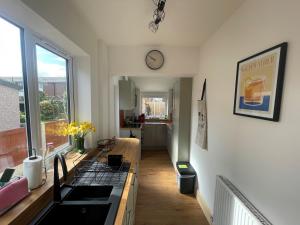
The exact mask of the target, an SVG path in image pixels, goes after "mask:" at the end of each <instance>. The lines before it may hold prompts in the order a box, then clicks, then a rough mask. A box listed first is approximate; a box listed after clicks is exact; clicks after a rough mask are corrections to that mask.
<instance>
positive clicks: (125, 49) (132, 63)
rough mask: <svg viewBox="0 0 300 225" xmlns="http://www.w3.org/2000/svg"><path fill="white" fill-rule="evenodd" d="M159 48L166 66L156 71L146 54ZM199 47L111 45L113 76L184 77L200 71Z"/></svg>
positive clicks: (110, 66)
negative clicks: (150, 67) (146, 59)
mask: <svg viewBox="0 0 300 225" xmlns="http://www.w3.org/2000/svg"><path fill="white" fill-rule="evenodd" d="M152 49H157V50H160V51H162V53H163V54H164V57H165V63H164V66H163V67H162V68H161V69H159V70H156V71H153V70H150V69H149V68H148V67H147V66H146V64H145V57H146V54H147V53H148V52H149V51H150V50H152ZM198 60H199V49H198V48H192V47H167V46H165V47H162V46H111V47H109V62H110V65H109V68H110V75H111V76H166V77H168V76H171V77H183V76H191V75H195V74H197V73H198Z"/></svg>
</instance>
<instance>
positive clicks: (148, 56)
mask: <svg viewBox="0 0 300 225" xmlns="http://www.w3.org/2000/svg"><path fill="white" fill-rule="evenodd" d="M148 57H149V58H150V59H152V60H153V61H156V59H155V58H154V57H152V56H150V55H149V56H148Z"/></svg>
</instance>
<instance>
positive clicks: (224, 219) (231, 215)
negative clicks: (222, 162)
mask: <svg viewBox="0 0 300 225" xmlns="http://www.w3.org/2000/svg"><path fill="white" fill-rule="evenodd" d="M213 224H214V225H272V224H271V223H270V221H268V220H267V219H266V218H265V217H264V216H263V215H262V214H261V213H260V212H259V211H258V210H257V209H256V208H255V207H254V206H253V205H252V204H251V203H250V202H249V200H248V199H247V198H246V197H245V196H244V195H243V194H242V193H241V192H240V191H239V190H238V189H237V188H236V187H235V186H234V185H233V184H232V183H231V182H230V181H229V180H228V179H226V178H225V177H222V176H217V181H216V192H215V203H214V216H213Z"/></svg>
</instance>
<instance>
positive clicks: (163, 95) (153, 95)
mask: <svg viewBox="0 0 300 225" xmlns="http://www.w3.org/2000/svg"><path fill="white" fill-rule="evenodd" d="M143 98H163V99H164V101H165V102H166V115H167V116H168V117H169V107H168V106H169V93H168V92H142V93H141V105H140V112H142V113H143V105H142V102H143ZM154 119H159V118H154Z"/></svg>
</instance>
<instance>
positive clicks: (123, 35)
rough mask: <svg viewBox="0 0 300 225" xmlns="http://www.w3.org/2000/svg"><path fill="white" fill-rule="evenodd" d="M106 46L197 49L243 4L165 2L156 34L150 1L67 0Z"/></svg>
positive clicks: (188, 0) (214, 0)
mask: <svg viewBox="0 0 300 225" xmlns="http://www.w3.org/2000/svg"><path fill="white" fill-rule="evenodd" d="M69 1H70V2H71V3H72V4H74V6H75V8H77V10H78V11H79V13H80V14H81V15H82V16H83V18H85V19H87V21H88V22H89V23H90V25H91V26H92V27H93V28H94V29H95V31H96V32H97V34H98V35H99V38H101V39H102V40H104V41H105V42H106V43H107V44H109V45H169V46H170V45H171V46H200V45H201V43H203V41H205V40H206V39H207V38H208V37H209V36H210V35H211V34H212V33H213V32H214V31H216V30H217V29H218V28H219V27H220V26H221V24H222V23H223V22H224V21H225V20H226V19H227V18H228V17H229V16H230V15H231V14H232V13H233V12H234V11H235V10H236V9H237V8H238V7H239V6H240V5H241V3H242V2H243V1H244V0H167V2H166V7H165V12H166V17H165V20H164V21H163V23H162V24H161V25H160V27H159V30H158V31H157V33H155V34H153V33H152V32H151V31H150V30H149V29H148V24H149V22H150V20H151V19H152V15H153V11H154V9H155V5H154V4H153V2H152V0H69Z"/></svg>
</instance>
